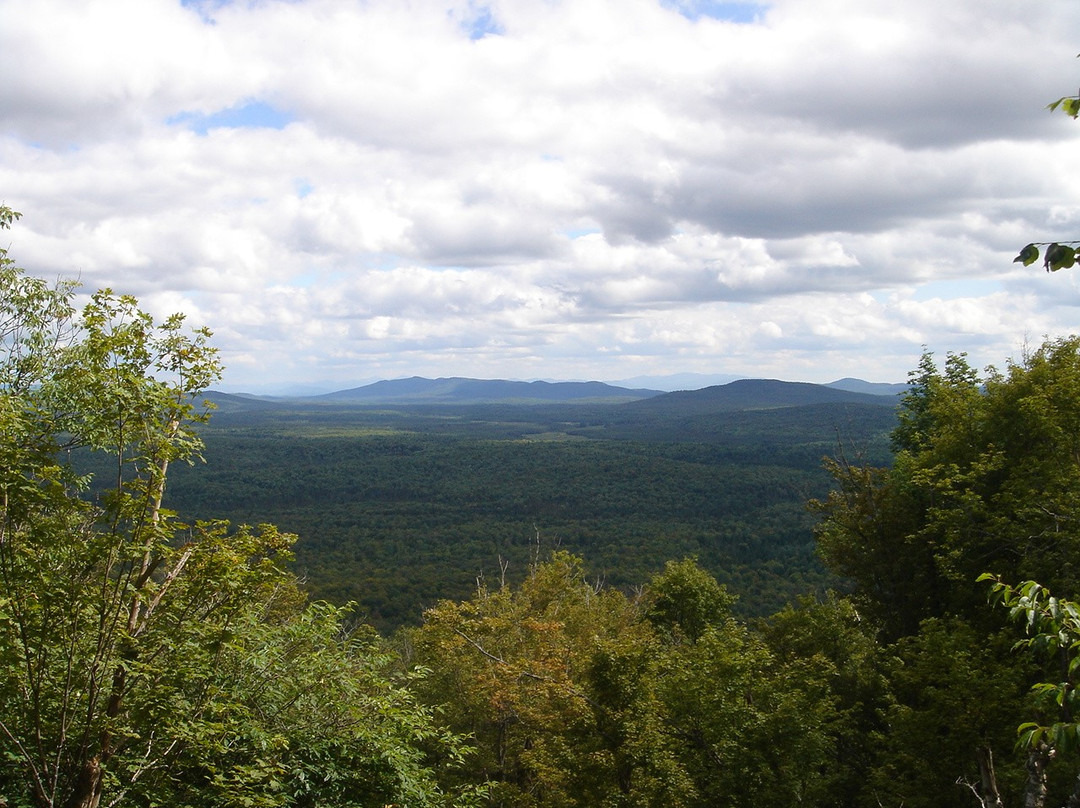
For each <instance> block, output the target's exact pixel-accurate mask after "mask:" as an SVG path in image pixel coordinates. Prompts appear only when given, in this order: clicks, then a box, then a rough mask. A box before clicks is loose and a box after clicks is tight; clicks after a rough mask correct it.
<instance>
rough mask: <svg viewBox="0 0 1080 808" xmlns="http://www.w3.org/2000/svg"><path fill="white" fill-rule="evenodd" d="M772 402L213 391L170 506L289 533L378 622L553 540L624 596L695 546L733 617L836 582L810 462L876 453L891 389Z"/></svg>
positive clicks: (510, 567) (815, 468) (306, 561)
mask: <svg viewBox="0 0 1080 808" xmlns="http://www.w3.org/2000/svg"><path fill="white" fill-rule="evenodd" d="M773 398H774V396H769V395H767V396H765V398H764V399H760V400H759V399H758V398H754V399H752V400H747V401H746V402H743V403H737V404H733V405H729V406H731V407H732V408H731V409H726V410H722V411H717V410H716V409H714V408H710V407H709V406H707V405H706V406H705V408H704V411H701V412H698V411H697V410H699V409H701V407H700V406H696V407H695V408H693V409H691V408H689V407H688V405H686V404H685V403H683V402H681V401H679V400H678V398H676V399H675V401H674V402H673V404H672V405H671V406H670V407H668V406H665V407H662V408H659V409H658V407H657V406H656V405H658V404H659V403H660V402H659V401H658V400H656V401H653V402H652V405H653V406H652V407H651V408H650V409H648V410H646V411H644V412H640V411H637V410H635V409H634V408H632V407H631V408H628V407H627V406H624V405H610V404H598V405H589V404H561V405H549V406H537V405H527V404H521V405H474V406H463V407H452V406H427V407H422V406H410V407H400V408H398V409H395V410H388V409H386V408H385V407H379V408H375V407H355V406H353V407H328V406H326V405H318V404H311V403H307V404H306V405H305V404H304V403H302V402H277V403H273V404H268V403H266V402H262V401H254V402H246V401H244V400H243V399H236V398H231V397H230V398H227V399H226V398H223V397H220V396H218V397H217V399H218V400H219V401H220V403H221V408H220V409H219V410H218V411H216V412H215V413H214V414H213V417H212V418H211V420H210V423H209V424H208V425H207V426H206V427H205V428H204V429H203V430H202V431H201V433H200V434H201V436H202V438H203V440H204V442H205V448H204V450H203V454H204V456H205V458H206V463H205V464H202V463H200V464H197V465H194V466H180V467H177V468H176V469H175V470H174V471H173V472H172V474H171V475H170V480H169V487H168V491H167V497H166V504H167V505H168V506H169V507H172V508H174V509H175V510H177V511H178V512H180V513H183V514H185V515H187V516H188V517H189V518H204V519H208V518H225V519H229V520H230V521H232V522H234V523H238V524H258V523H261V522H264V521H265V522H270V523H273V524H275V525H276V526H277V527H279V528H280V529H282V530H286V531H288V532H290V533H295V534H296V535H297V536H298V537H299V539H298V541H297V542H296V545H295V547H294V553H295V555H296V560H295V563H294V565H293V568H294V569H295V570H296V571H297V572H298V574H300V575H301V576H302V577H303V578H304V579H305V582H306V587H307V590H308V591H309V592H310V593H311V594H312V596H313V597H316V598H320V599H326V600H330V601H332V602H334V603H338V604H341V603H345V602H349V601H353V602H356V603H358V604H359V605H360V607H361V611H362V613H363V614H364V616H365V617H366V618H367V619H369V620H370V621H371V622H373V624H374V625H376V626H377V627H378V628H379V629H380V630H381V631H383V632H384V633H389V632H392V631H393V630H394V629H396V628H397V627H399V626H401V625H403V624H415V623H417V622H419V620H420V618H421V614H422V611H423V609H424V608H427V607H430V606H433V605H434V604H435V603H436V602H438V600H440V599H443V598H454V599H460V598H464V597H467V596H469V594H470V593H471V592H473V591H474V590H475V588H476V579H477V577H478V576H482V577H483V578H484V579H486V580H487V582H488V583H489V584H492V583H495V582H499V581H503V580H505V581H508V582H511V583H513V584H515V585H516V584H519V583H521V581H522V580H523V579H524V577H525V575H526V574H527V572H528V570H529V569H530V568H531V566H532V565H534V564H535V562H536V560H537V558H546V557H547V556H548V555H549V554H550V553H551V552H552V551H554V550H557V549H562V550H567V551H569V552H571V553H573V554H575V555H577V556H578V557H580V558H581V559H583V563H584V565H585V574H586V575H587V576H588V577H589V578H590V579H592V580H594V581H595V580H599V581H602V582H604V583H606V584H607V585H609V586H613V587H616V588H619V589H624V590H628V589H630V588H633V587H635V586H639V585H641V584H642V583H643V582H644V581H645V580H647V578H648V577H649V576H650V575H652V574H654V573H656V572H658V571H659V570H661V569H662V568H663V566H664V563H665V562H666V561H667V560H670V559H681V558H686V557H696V558H697V559H698V561H699V563H700V564H701V565H702V567H703V568H705V569H707V570H708V571H709V572H710V573H711V574H713V575H715V576H716V577H717V579H718V580H720V581H721V582H723V583H724V584H725V585H727V586H728V587H729V588H730V589H731V591H732V592H733V593H737V594H738V595H739V599H738V601H737V602H736V607H735V608H736V610H737V612H738V613H739V614H741V615H744V616H750V615H755V616H764V615H766V614H770V613H772V612H773V611H775V610H776V609H778V608H780V607H782V606H783V605H784V604H785V603H787V602H789V601H791V600H792V599H793V598H794V597H796V596H798V595H800V594H805V593H809V592H818V593H821V592H824V591H825V589H827V588H828V587H829V586H833V585H835V584H836V581H835V578H833V577H831V576H829V574H828V573H827V571H826V570H825V569H824V567H823V566H822V565H821V564H820V562H819V561H818V560H817V557H816V555H815V552H814V546H813V536H812V525H813V522H814V517H813V515H812V514H811V513H810V512H809V510H808V509H807V505H806V504H807V501H808V500H809V499H811V498H813V497H820V496H823V495H824V493H825V492H826V491H827V490H828V485H829V475H828V473H827V472H826V471H825V469H824V468H823V466H822V458H823V457H826V456H833V455H835V454H837V453H838V452H846V453H848V454H849V455H851V456H853V457H854V456H862V457H873V458H874V460H875V461H876V462H884V460H885V458H886V457H887V452H888V441H887V435H888V432H889V430H890V429H891V428H892V426H893V425H894V424H895V414H894V410H895V399H891V398H888V397H873V396H868V397H863V398H867V399H870V401H869V402H867V401H862V400H858V399H859V398H860V397H858V396H850V397H848V399H845V397H844V396H842V395H837V398H838V399H839V401H838V402H834V403H829V404H821V403H807V404H801V405H797V406H787V407H776V406H775V405H773V406H770V407H768V408H762V409H753V408H751V406H752V405H758V406H760V405H761V404H762V402H771V401H772V400H773ZM875 398H877V399H879V400H878V401H873V399H875ZM735 407H738V408H735ZM672 408H673V409H672ZM688 409H690V411H689V412H686V410H688ZM99 476H100V475H99Z"/></svg>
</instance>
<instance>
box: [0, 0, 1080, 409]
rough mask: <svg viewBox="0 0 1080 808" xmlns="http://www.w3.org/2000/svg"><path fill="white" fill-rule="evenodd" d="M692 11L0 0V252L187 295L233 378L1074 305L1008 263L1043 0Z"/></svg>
mask: <svg viewBox="0 0 1080 808" xmlns="http://www.w3.org/2000/svg"><path fill="white" fill-rule="evenodd" d="M725 7H726V6H725V4H713V3H682V2H679V3H673V2H661V1H660V0H623V1H622V2H619V3H615V2H613V1H612V0H574V2H569V0H552V2H545V3H537V2H534V0H493V2H491V3H488V4H487V5H482V4H480V3H477V2H475V0H408V1H407V2H402V1H401V0H369V2H360V1H359V0H344V1H342V0H291V1H289V2H286V1H285V0H265V1H264V2H249V1H248V0H235V2H203V3H191V4H188V5H182V4H181V3H179V2H178V1H177V0H91V1H90V2H75V0H33V2H30V1H29V0H0V70H2V71H3V75H4V76H5V77H6V81H5V82H4V83H3V85H2V86H0V109H3V110H4V112H3V115H2V116H0V201H2V202H4V203H6V204H9V205H11V206H13V207H15V208H16V209H19V210H21V211H23V213H24V214H25V216H24V219H23V220H22V222H20V223H19V225H18V226H17V228H16V229H15V230H13V231H12V232H11V233H10V234H9V235H10V245H11V248H12V253H13V255H14V256H15V257H16V258H18V259H19V261H20V263H21V264H23V265H24V266H27V267H28V268H29V269H30V270H32V271H34V272H37V273H40V274H42V275H46V276H55V275H57V274H59V273H63V274H77V275H79V276H80V277H81V278H82V280H83V281H84V283H85V284H86V285H88V286H91V287H94V286H102V285H110V286H113V287H114V288H116V289H118V290H121V291H124V292H130V293H133V294H136V295H139V296H140V297H141V298H142V299H143V300H144V301H146V303H147V305H148V306H150V307H152V308H153V310H155V311H158V312H161V313H164V312H165V311H167V310H168V309H169V308H177V309H183V310H185V311H187V312H188V313H189V314H190V316H191V318H192V320H193V321H198V322H205V323H206V324H207V325H209V326H210V327H211V328H213V329H214V330H215V331H216V333H217V339H218V342H219V344H220V345H221V347H222V349H223V353H224V358H225V360H226V362H227V363H228V364H229V365H230V373H229V376H228V377H227V380H226V381H227V385H228V386H230V387H232V388H234V389H235V388H243V387H244V386H245V385H248V384H255V383H259V384H262V383H264V382H266V381H267V376H268V374H271V375H274V376H275V377H278V376H279V377H280V382H281V384H282V386H285V385H286V384H288V383H290V382H293V381H296V382H303V381H306V380H310V379H319V380H324V379H328V380H333V381H334V383H340V384H341V385H342V386H350V385H352V384H353V383H354V382H355V381H357V380H360V379H370V378H372V377H376V376H388V375H412V374H414V373H420V374H429V375H431V374H439V375H446V374H447V373H453V374H457V375H473V376H493V375H499V376H512V377H517V378H525V377H530V376H539V377H547V378H586V377H589V378H624V377H628V376H632V375H640V374H646V373H649V374H656V373H662V372H680V371H687V372H709V373H713V372H715V373H723V372H730V373H741V374H753V375H758V374H760V375H771V376H774V377H780V378H792V379H807V380H814V381H828V380H831V379H833V378H838V377H840V376H845V375H857V376H863V377H869V378H872V379H873V380H902V379H903V378H904V377H905V376H906V372H907V370H908V369H909V368H911V367H912V366H913V365H914V363H915V361H917V358H918V354H919V352H920V351H921V346H922V345H928V346H930V347H931V348H935V349H938V350H941V351H945V350H966V351H968V352H969V354H971V355H972V357H973V360H974V361H975V362H976V363H987V362H998V363H1000V362H1001V361H1002V359H1003V358H1004V357H1005V356H1007V355H1010V354H1015V353H1016V352H1017V350H1018V346H1021V345H1022V344H1023V343H1024V342H1025V341H1026V340H1029V339H1030V338H1031V336H1032V335H1035V336H1036V338H1038V337H1040V336H1041V335H1043V334H1058V333H1064V332H1067V331H1071V330H1073V329H1075V327H1076V322H1077V317H1076V308H1075V307H1076V305H1077V304H1078V303H1080V293H1078V287H1077V283H1076V281H1075V280H1074V279H1073V273H1069V272H1062V273H1057V274H1055V275H1053V276H1045V273H1042V272H1041V270H1039V269H1038V268H1037V267H1031V268H1028V269H1022V268H1020V267H1019V265H1014V264H1012V263H1011V258H1012V256H1013V255H1014V254H1015V250H1017V249H1018V248H1019V247H1020V246H1022V245H1023V244H1024V243H1026V242H1027V241H1029V240H1040V241H1041V240H1050V239H1055V238H1058V239H1067V238H1069V237H1070V236H1072V235H1074V231H1075V230H1076V228H1077V224H1078V222H1080V192H1078V191H1077V190H1076V188H1075V184H1074V183H1071V181H1070V179H1069V177H1070V175H1069V172H1068V171H1067V170H1066V168H1067V167H1068V166H1069V165H1071V164H1072V162H1073V158H1074V156H1075V151H1076V142H1077V137H1078V136H1080V129H1078V128H1077V126H1076V124H1074V123H1073V122H1071V121H1069V120H1068V119H1067V118H1065V117H1063V116H1060V115H1058V116H1053V115H1049V114H1048V113H1046V112H1045V111H1044V110H1043V107H1044V105H1045V103H1046V102H1047V101H1050V100H1052V99H1054V98H1056V97H1058V96H1060V95H1062V94H1064V93H1066V92H1068V91H1069V88H1070V87H1072V86H1074V85H1075V84H1076V80H1075V62H1074V61H1073V58H1072V57H1073V56H1074V54H1075V50H1076V46H1075V42H1076V41H1077V40H1078V39H1080V20H1077V19H1076V16H1075V13H1074V10H1073V8H1072V3H1071V2H1069V0H1048V2H1044V3H1039V4H1037V5H1036V4H1017V3H1015V2H1012V0H957V1H956V2H951V3H941V2H940V0H933V1H931V0H911V2H908V3H906V4H904V5H902V6H896V5H888V6H886V5H885V4H877V3H866V2H862V1H861V0H775V2H772V3H770V4H768V5H767V6H761V7H759V8H756V9H755V8H751V7H750V6H749V5H745V4H744V6H743V7H730V8H729V9H728V11H734V12H738V13H734V14H732V13H726V12H725ZM710 15H715V16H710ZM732 17H735V19H737V20H740V21H735V19H732ZM225 112H227V113H228V114H221V113H225ZM256 113H259V114H261V116H262V117H261V118H260V117H259V115H258V114H256ZM245 116H248V117H245ZM267 120H269V121H270V124H271V125H270V126H262V125H259V124H260V121H262V122H265V121H267ZM215 121H216V122H218V123H215ZM230 124H231V125H230Z"/></svg>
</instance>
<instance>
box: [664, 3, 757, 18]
mask: <svg viewBox="0 0 1080 808" xmlns="http://www.w3.org/2000/svg"><path fill="white" fill-rule="evenodd" d="M660 4H661V5H662V6H663V7H664V8H669V9H671V10H673V11H677V12H679V14H681V15H682V16H684V17H686V18H687V19H688V20H695V21H696V20H699V19H701V18H702V17H707V18H709V19H713V20H724V21H726V22H736V23H742V24H751V23H755V22H759V21H760V20H761V18H762V17H763V16H764V14H765V12H766V11H767V10H768V8H769V6H768V4H767V3H745V2H722V1H721V0H660Z"/></svg>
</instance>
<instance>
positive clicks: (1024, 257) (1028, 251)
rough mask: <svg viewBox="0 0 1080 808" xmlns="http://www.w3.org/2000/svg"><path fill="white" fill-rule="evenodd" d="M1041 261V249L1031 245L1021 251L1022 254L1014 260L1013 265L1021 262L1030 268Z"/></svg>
mask: <svg viewBox="0 0 1080 808" xmlns="http://www.w3.org/2000/svg"><path fill="white" fill-rule="evenodd" d="M1038 260H1039V248H1038V247H1036V246H1035V245H1034V244H1029V245H1027V246H1026V247H1024V249H1022V250H1021V251H1020V254H1019V255H1018V256H1016V258H1014V259H1013V263H1014V264H1015V263H1017V262H1021V263H1023V265H1024V266H1026V267H1029V266H1031V265H1032V264H1034V263H1035V262H1036V261H1038Z"/></svg>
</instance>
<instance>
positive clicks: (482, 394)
mask: <svg viewBox="0 0 1080 808" xmlns="http://www.w3.org/2000/svg"><path fill="white" fill-rule="evenodd" d="M658 395H661V392H660V391H659V390H645V389H635V390H631V389H628V388H625V387H616V386H614V385H610V384H605V383H603V382H543V381H536V382H518V381H506V380H503V379H491V380H485V379H465V378H458V377H454V378H446V379H425V378H422V377H420V376H413V377H412V378H409V379H394V380H390V381H381V382H375V383H374V384H368V385H364V386H363V387H356V388H353V389H351V390H340V391H338V392H336V393H328V394H326V395H322V396H318V397H317V398H315V399H313V400H315V401H321V402H326V403H329V404H491V403H501V404H552V403H562V404H573V403H581V404H599V403H606V404H620V403H624V402H630V401H638V400H641V399H646V398H651V397H653V396H658Z"/></svg>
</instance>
